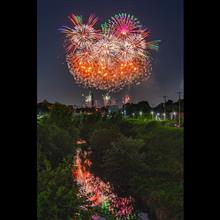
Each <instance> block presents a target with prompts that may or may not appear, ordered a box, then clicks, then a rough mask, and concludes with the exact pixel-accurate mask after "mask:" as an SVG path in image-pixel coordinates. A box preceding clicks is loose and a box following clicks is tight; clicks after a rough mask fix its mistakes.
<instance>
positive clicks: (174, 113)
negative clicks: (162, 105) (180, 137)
mask: <svg viewBox="0 0 220 220" xmlns="http://www.w3.org/2000/svg"><path fill="white" fill-rule="evenodd" d="M173 115H174V119H175V120H176V112H173Z"/></svg>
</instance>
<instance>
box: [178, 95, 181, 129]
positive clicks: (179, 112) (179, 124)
mask: <svg viewBox="0 0 220 220" xmlns="http://www.w3.org/2000/svg"><path fill="white" fill-rule="evenodd" d="M178 94H179V114H178V115H179V117H178V118H179V126H180V123H181V121H180V99H181V92H180V91H179V92H178Z"/></svg>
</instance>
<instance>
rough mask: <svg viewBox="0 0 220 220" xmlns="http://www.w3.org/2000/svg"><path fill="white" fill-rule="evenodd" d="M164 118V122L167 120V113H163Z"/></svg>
mask: <svg viewBox="0 0 220 220" xmlns="http://www.w3.org/2000/svg"><path fill="white" fill-rule="evenodd" d="M163 118H164V120H165V119H166V113H165V112H164V113H163Z"/></svg>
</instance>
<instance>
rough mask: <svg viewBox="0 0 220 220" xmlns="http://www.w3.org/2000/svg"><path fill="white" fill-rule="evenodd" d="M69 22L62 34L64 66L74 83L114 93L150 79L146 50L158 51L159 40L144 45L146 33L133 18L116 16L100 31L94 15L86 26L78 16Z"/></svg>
mask: <svg viewBox="0 0 220 220" xmlns="http://www.w3.org/2000/svg"><path fill="white" fill-rule="evenodd" d="M70 20H71V21H72V23H73V25H74V28H73V29H71V28H68V27H64V28H62V29H61V31H62V32H63V33H64V34H65V35H66V39H67V45H66V49H67V55H66V60H67V65H68V68H69V71H70V73H71V74H72V75H73V77H74V79H75V80H76V82H77V83H79V84H81V85H83V86H84V87H90V88H96V89H100V90H107V91H116V90H119V89H122V88H123V87H124V86H126V85H131V84H133V83H139V82H140V81H141V80H142V79H146V78H148V77H149V76H150V73H151V61H150V54H149V49H158V45H157V44H158V42H159V41H151V42H147V41H146V38H147V37H148V36H149V32H148V31H146V30H145V29H142V27H141V26H140V24H139V21H138V20H137V19H136V18H134V17H133V16H130V15H126V14H124V13H122V14H119V15H116V16H115V17H112V19H111V20H110V21H109V23H108V24H107V23H105V24H104V25H102V30H95V28H94V25H95V23H96V22H97V18H96V17H94V16H90V17H89V19H88V22H87V23H86V24H83V22H82V18H81V17H80V16H75V15H72V16H71V17H70Z"/></svg>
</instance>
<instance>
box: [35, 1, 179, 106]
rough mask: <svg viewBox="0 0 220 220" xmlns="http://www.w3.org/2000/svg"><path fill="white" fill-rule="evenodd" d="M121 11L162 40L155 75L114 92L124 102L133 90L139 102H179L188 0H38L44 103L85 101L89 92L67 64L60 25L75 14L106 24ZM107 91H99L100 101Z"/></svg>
mask: <svg viewBox="0 0 220 220" xmlns="http://www.w3.org/2000/svg"><path fill="white" fill-rule="evenodd" d="M120 12H126V13H130V14H132V15H134V16H135V17H137V18H138V19H139V21H140V22H141V24H142V25H143V26H144V27H147V28H148V29H149V30H150V32H151V39H152V40H156V39H160V40H161V44H160V49H159V51H158V52H154V53H153V70H152V75H151V78H150V79H149V80H148V81H145V82H142V83H141V84H140V85H138V86H132V87H131V88H130V90H128V89H127V88H126V89H124V90H122V91H121V92H119V93H116V94H113V95H112V96H113V97H114V98H115V99H116V100H118V102H121V97H122V96H123V95H125V94H127V93H128V94H129V95H130V96H131V98H132V101H133V102H138V101H141V100H147V101H149V103H150V104H153V105H156V104H158V103H160V102H161V101H162V100H163V98H162V97H163V96H164V95H167V96H168V98H170V99H173V100H177V92H178V91H179V90H182V89H183V0H38V18H37V20H38V24H37V28H38V31H37V32H38V33H37V45H38V55H37V58H38V61H37V63H38V65H37V68H38V70H37V72H38V82H37V84H38V85H37V87H38V102H39V101H42V100H44V99H47V100H48V101H49V102H55V101H57V102H61V103H64V104H76V105H81V104H82V97H81V94H82V93H88V92H89V89H83V88H82V87H80V86H79V85H77V84H76V83H75V81H74V79H73V77H72V76H71V75H70V73H69V72H68V69H67V65H66V62H65V55H64V53H65V51H64V48H63V40H64V36H63V35H62V34H61V33H60V32H59V31H58V28H60V27H61V26H63V25H67V26H71V24H70V21H69V19H68V16H69V15H70V14H71V13H75V14H78V15H82V16H83V18H85V19H87V16H88V15H90V14H91V13H95V14H96V15H97V16H98V17H99V19H100V21H99V22H98V23H99V24H101V23H103V22H104V21H106V20H107V19H108V18H110V17H111V16H113V15H114V14H117V13H120ZM92 91H94V90H92ZM101 94H104V93H103V92H97V91H94V95H95V99H98V100H99V102H101Z"/></svg>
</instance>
